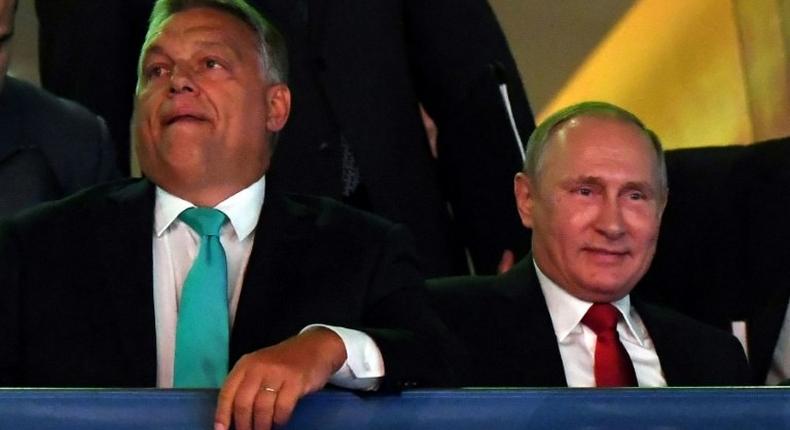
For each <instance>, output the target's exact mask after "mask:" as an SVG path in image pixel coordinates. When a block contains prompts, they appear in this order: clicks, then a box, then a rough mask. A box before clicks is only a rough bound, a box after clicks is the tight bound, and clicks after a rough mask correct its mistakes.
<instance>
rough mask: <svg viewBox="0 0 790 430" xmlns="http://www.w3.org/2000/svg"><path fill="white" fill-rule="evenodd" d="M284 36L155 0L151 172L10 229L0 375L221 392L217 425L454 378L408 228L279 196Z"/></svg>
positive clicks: (206, 7) (147, 156)
mask: <svg viewBox="0 0 790 430" xmlns="http://www.w3.org/2000/svg"><path fill="white" fill-rule="evenodd" d="M286 63H287V61H286V55H285V46H284V44H283V40H282V38H281V36H280V35H279V33H278V32H277V31H276V30H275V29H274V28H273V27H272V26H271V25H270V24H269V23H268V22H267V21H266V20H265V19H264V18H262V17H261V16H260V15H259V14H258V13H257V12H256V11H255V10H254V9H253V8H251V7H250V6H249V5H248V4H246V3H245V2H243V1H242V0H225V1H221V0H192V1H188V0H182V1H179V0H160V1H158V2H157V3H156V5H155V7H154V10H153V12H152V15H151V21H150V26H149V30H148V33H147V36H146V39H145V43H144V45H143V48H142V51H141V55H140V62H139V70H138V85H137V91H136V103H135V112H134V118H133V120H132V134H133V136H134V141H135V145H136V150H137V154H138V157H139V160H140V166H141V169H142V171H143V173H144V174H145V178H144V179H131V180H125V181H121V182H116V183H112V184H109V185H104V186H99V187H96V188H93V189H89V190H87V191H85V192H82V193H80V194H78V195H76V196H73V197H71V198H68V199H66V200H63V201H60V202H57V203H55V204H52V205H49V206H46V207H42V208H40V209H38V210H36V211H34V212H32V213H29V214H27V215H26V216H24V217H19V218H15V219H12V220H10V221H8V222H7V223H5V224H2V225H0V284H1V285H3V288H4V291H5V293H6V296H5V297H6V299H5V300H3V301H2V303H3V304H2V305H1V306H2V309H0V311H2V312H1V313H2V315H3V317H2V318H4V319H3V321H0V323H1V324H0V327H2V328H0V345H2V346H0V348H2V351H0V352H2V353H0V368H1V369H2V370H3V372H2V373H0V374H2V377H1V378H2V382H3V383H4V384H5V385H16V386H19V385H29V386H92V387H97V386H98V387H146V386H157V387H221V391H220V395H219V404H218V407H217V412H216V419H215V421H216V427H217V428H227V427H228V426H229V425H230V423H231V421H233V422H234V424H235V426H236V428H238V429H248V428H252V427H253V426H254V427H255V428H256V429H266V428H269V427H270V426H271V425H272V423H279V424H281V423H284V422H285V421H287V419H288V417H289V416H290V414H291V412H292V410H293V408H294V406H295V404H296V402H297V401H298V399H299V398H301V397H302V396H304V395H305V394H307V393H310V392H313V391H316V390H318V389H320V388H321V387H323V386H324V384H326V383H332V384H335V385H338V386H342V387H346V388H353V389H362V390H371V389H378V388H387V387H395V388H401V387H411V386H415V385H418V384H425V383H446V379H445V378H446V377H447V375H446V370H445V369H446V368H447V367H448V366H447V365H446V363H445V360H444V357H447V356H448V353H447V351H445V350H444V348H443V347H442V345H443V341H442V340H441V339H442V337H443V329H442V328H443V326H442V324H441V323H440V322H439V321H438V320H437V319H436V318H435V317H434V315H433V314H432V313H431V311H429V310H428V308H427V306H426V302H425V299H424V297H423V291H422V285H421V279H420V276H419V274H418V271H417V269H416V267H415V266H416V265H415V257H414V254H413V250H412V246H411V243H410V239H409V235H408V233H407V232H406V231H405V229H404V228H402V227H400V226H397V225H393V224H391V223H389V222H388V221H386V220H383V219H381V218H378V217H374V216H372V215H369V214H366V213H363V212H360V211H357V210H354V209H351V208H348V207H345V206H343V205H341V204H339V203H336V202H334V201H331V200H327V199H321V198H314V197H306V196H297V195H284V194H277V193H275V192H270V191H268V190H266V175H265V174H266V171H267V169H268V166H269V160H270V158H271V154H272V151H273V149H274V148H273V143H274V140H275V134H276V133H277V132H278V131H279V130H281V129H282V128H283V126H284V125H285V123H286V121H287V119H288V115H289V112H290V108H291V106H290V104H291V96H290V91H289V89H288V86H287V84H286Z"/></svg>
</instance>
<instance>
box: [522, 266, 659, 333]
mask: <svg viewBox="0 0 790 430" xmlns="http://www.w3.org/2000/svg"><path fill="white" fill-rule="evenodd" d="M532 263H533V264H534V265H535V272H536V273H537V275H538V282H539V283H540V289H541V290H542V291H543V297H545V299H546V306H547V307H548V309H549V315H550V316H551V322H552V324H553V326H554V334H555V335H556V336H557V340H558V341H560V342H562V341H563V340H565V338H566V337H568V335H569V334H571V333H572V332H574V331H575V330H581V321H582V318H584V315H585V314H586V313H587V311H588V310H589V309H590V307H591V306H592V305H593V304H592V303H591V302H587V301H584V300H582V299H579V298H578V297H575V296H573V295H571V294H570V293H568V292H567V291H565V290H564V289H563V288H561V287H560V286H559V285H557V284H556V283H554V281H552V280H551V279H549V278H548V276H546V275H545V274H544V273H543V272H542V271H541V270H540V268H539V267H538V264H537V263H535V260H533V261H532ZM612 305H613V306H614V307H615V308H617V310H618V311H620V314H621V315H622V316H623V320H624V321H625V323H626V326H627V327H628V330H627V334H626V335H627V336H630V337H633V340H634V341H635V342H636V343H638V344H639V345H641V346H644V343H643V342H644V340H645V337H646V333H645V332H644V330H642V329H641V327H642V326H641V325H639V324H636V321H634V316H633V314H632V312H633V309H632V308H631V298H630V296H628V295H626V296H625V297H623V298H622V299H620V300H617V301H614V302H612Z"/></svg>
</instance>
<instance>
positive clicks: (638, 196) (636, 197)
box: [628, 191, 645, 200]
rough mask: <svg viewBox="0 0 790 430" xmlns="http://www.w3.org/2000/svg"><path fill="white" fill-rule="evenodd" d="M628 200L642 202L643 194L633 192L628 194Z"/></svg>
mask: <svg viewBox="0 0 790 430" xmlns="http://www.w3.org/2000/svg"><path fill="white" fill-rule="evenodd" d="M628 198H629V199H631V200H644V199H645V194H644V193H640V192H639V191H634V192H632V193H629V194H628Z"/></svg>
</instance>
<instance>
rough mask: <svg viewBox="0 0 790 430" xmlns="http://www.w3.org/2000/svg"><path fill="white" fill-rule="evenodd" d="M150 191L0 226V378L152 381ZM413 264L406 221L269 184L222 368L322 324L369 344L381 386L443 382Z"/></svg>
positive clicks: (435, 323)
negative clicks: (377, 353)
mask: <svg viewBox="0 0 790 430" xmlns="http://www.w3.org/2000/svg"><path fill="white" fill-rule="evenodd" d="M153 190H154V187H153V186H152V184H151V183H150V182H148V181H147V180H127V181H122V182H117V183H111V184H107V185H104V186H99V187H96V188H92V189H89V190H87V191H86V192H83V193H80V194H77V195H76V196H74V197H71V198H68V199H66V200H63V201H60V202H57V203H53V204H49V205H44V206H42V207H39V208H37V209H36V210H34V211H32V212H29V213H27V214H26V215H25V216H20V217H16V218H14V219H11V220H9V221H8V222H7V223H5V224H0V285H2V286H3V292H4V300H3V301H2V305H0V307H2V309H1V310H0V314H2V317H0V318H2V324H0V378H2V381H1V382H2V383H3V384H5V385H23V386H28V385H29V386H79V387H84V386H88V387H89V386H95V387H118V386H128V387H147V386H148V387H150V386H154V385H155V383H156V382H155V381H156V380H155V376H156V351H155V349H156V347H155V338H156V336H155V328H154V305H153V289H152V288H153V284H152V231H153V230H152V228H153V205H154V193H153ZM414 263H415V262H414V258H413V253H412V249H411V247H410V242H409V240H408V234H407V233H406V232H405V230H404V229H403V228H402V227H398V226H396V225H393V224H390V223H389V222H386V221H384V220H383V219H380V218H378V217H374V216H371V215H368V214H365V213H363V212H360V211H356V210H353V209H350V208H347V207H345V206H343V205H340V204H337V203H335V202H332V201H330V200H327V199H319V198H312V197H299V196H282V195H278V194H277V193H275V192H267V194H266V199H265V203H264V207H263V210H262V213H261V217H260V222H259V225H258V228H257V233H256V238H255V244H254V246H253V249H252V253H251V256H250V260H249V263H248V267H247V271H246V273H245V276H244V284H243V290H242V293H241V297H240V301H239V306H238V309H237V314H236V319H235V323H234V326H233V330H232V333H231V345H230V363H235V362H236V360H237V359H238V358H239V357H240V356H241V355H242V354H244V353H247V352H251V351H254V350H256V349H259V348H262V347H265V346H268V345H272V344H275V343H277V342H280V341H282V340H284V339H286V338H288V337H290V336H293V335H295V334H297V333H298V332H299V330H300V329H301V328H303V327H304V326H305V325H307V324H310V323H325V324H332V325H339V326H346V327H350V328H357V329H361V330H364V331H366V332H367V333H368V334H370V335H371V336H372V337H373V338H374V339H375V341H376V343H377V345H378V346H379V348H380V349H381V351H382V354H383V356H384V360H385V365H386V372H387V376H386V381H385V386H390V387H402V386H412V385H416V384H424V383H435V379H434V378H439V380H441V378H442V376H443V375H445V374H446V372H445V369H446V368H447V366H446V363H445V362H444V361H443V360H444V359H443V357H445V356H446V352H445V351H443V350H442V347H441V345H443V342H442V341H441V337H442V335H443V333H442V329H443V326H442V325H441V323H440V322H439V320H438V319H437V318H436V317H435V316H434V314H433V313H432V312H430V311H429V308H428V306H427V303H426V302H425V297H424V290H423V288H422V283H421V279H420V277H419V275H418V273H417V271H416V268H415V264H414Z"/></svg>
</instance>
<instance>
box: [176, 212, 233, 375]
mask: <svg viewBox="0 0 790 430" xmlns="http://www.w3.org/2000/svg"><path fill="white" fill-rule="evenodd" d="M178 217H179V218H180V219H181V220H182V221H184V222H185V223H187V225H189V226H190V227H192V229H193V230H195V232H197V233H198V234H199V235H200V249H199V251H198V255H197V257H196V258H195V261H194V263H192V268H191V269H189V274H188V275H187V278H186V280H185V281H184V288H183V289H182V290H181V303H180V304H179V309H178V326H177V327H176V354H175V369H174V375H173V386H174V387H176V388H207V387H219V386H221V385H222V382H223V381H224V380H225V376H226V375H227V373H228V339H229V334H228V332H229V328H228V326H229V324H230V323H229V319H228V266H227V261H226V259H225V251H224V250H223V249H222V244H221V243H220V241H219V231H220V228H222V225H223V224H225V222H226V221H227V217H226V216H225V214H224V213H222V212H220V211H218V210H216V209H211V208H190V209H187V210H185V211H184V212H182V213H181V215H179V216H178Z"/></svg>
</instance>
